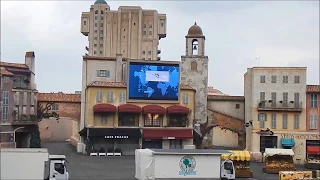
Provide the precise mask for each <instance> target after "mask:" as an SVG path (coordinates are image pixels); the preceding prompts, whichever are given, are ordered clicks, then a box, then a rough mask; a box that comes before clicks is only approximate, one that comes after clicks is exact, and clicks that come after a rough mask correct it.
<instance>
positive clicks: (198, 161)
mask: <svg viewBox="0 0 320 180" xmlns="http://www.w3.org/2000/svg"><path fill="white" fill-rule="evenodd" d="M227 153H229V154H232V153H231V152H228V151H225V150H214V149H137V150H136V152H135V166H136V173H135V177H136V179H139V180H147V179H153V180H156V179H190V178H191V179H217V180H218V179H219V180H231V179H235V170H234V166H233V162H232V161H231V160H229V159H226V160H222V159H221V154H227Z"/></svg>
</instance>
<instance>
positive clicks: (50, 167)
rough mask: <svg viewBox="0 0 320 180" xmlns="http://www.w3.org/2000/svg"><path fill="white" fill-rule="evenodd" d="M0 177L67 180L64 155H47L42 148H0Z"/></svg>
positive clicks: (10, 179)
mask: <svg viewBox="0 0 320 180" xmlns="http://www.w3.org/2000/svg"><path fill="white" fill-rule="evenodd" d="M0 159H1V164H0V165H1V169H0V172H1V173H0V179H5V180H20V179H21V180H25V179H33V180H68V179H69V173H68V171H67V167H66V156H65V155H49V153H48V150H47V149H44V148H39V149H31V148H17V149H16V148H2V149H0Z"/></svg>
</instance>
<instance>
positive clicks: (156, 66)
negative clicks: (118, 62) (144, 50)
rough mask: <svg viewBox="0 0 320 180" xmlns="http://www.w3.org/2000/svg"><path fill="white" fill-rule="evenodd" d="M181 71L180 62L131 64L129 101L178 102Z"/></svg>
mask: <svg viewBox="0 0 320 180" xmlns="http://www.w3.org/2000/svg"><path fill="white" fill-rule="evenodd" d="M179 71H180V66H179V63H178V62H175V63H165V62H163V63H153V62H152V63H151V62H141V61H139V62H129V66H128V78H129V79H128V80H129V81H128V100H164V101H178V98H179V83H180V72H179Z"/></svg>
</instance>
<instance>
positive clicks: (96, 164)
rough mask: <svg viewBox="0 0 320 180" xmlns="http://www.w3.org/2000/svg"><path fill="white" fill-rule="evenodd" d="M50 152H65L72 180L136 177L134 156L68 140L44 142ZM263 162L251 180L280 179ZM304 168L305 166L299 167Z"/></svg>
mask: <svg viewBox="0 0 320 180" xmlns="http://www.w3.org/2000/svg"><path fill="white" fill-rule="evenodd" d="M42 146H43V147H44V148H48V150H49V153H50V154H65V155H66V156H67V160H68V165H67V167H68V169H69V173H70V180H80V179H86V180H89V179H90V180H98V179H99V180H102V179H103V180H107V179H122V180H129V179H130V180H134V179H135V177H134V176H135V165H134V156H121V157H92V156H91V157H90V156H85V155H82V154H77V153H76V149H75V147H73V146H72V145H70V144H69V143H68V142H59V143H43V144H42ZM263 167H264V165H263V163H251V170H252V172H253V178H249V179H251V180H256V179H259V180H260V179H261V180H272V179H278V175H277V174H265V173H263V172H262V168H263ZM297 169H298V170H302V169H303V167H297ZM239 180H240V179H239Z"/></svg>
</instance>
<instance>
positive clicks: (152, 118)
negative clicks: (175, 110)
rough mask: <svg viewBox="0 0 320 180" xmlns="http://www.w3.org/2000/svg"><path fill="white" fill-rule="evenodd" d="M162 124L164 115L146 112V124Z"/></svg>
mask: <svg viewBox="0 0 320 180" xmlns="http://www.w3.org/2000/svg"><path fill="white" fill-rule="evenodd" d="M161 125H162V116H161V115H159V114H146V115H145V117H144V126H146V127H148V126H149V127H160V126H161Z"/></svg>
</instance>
